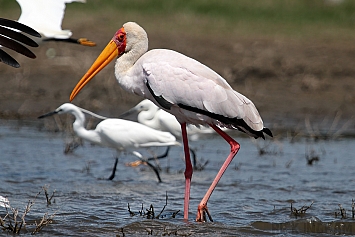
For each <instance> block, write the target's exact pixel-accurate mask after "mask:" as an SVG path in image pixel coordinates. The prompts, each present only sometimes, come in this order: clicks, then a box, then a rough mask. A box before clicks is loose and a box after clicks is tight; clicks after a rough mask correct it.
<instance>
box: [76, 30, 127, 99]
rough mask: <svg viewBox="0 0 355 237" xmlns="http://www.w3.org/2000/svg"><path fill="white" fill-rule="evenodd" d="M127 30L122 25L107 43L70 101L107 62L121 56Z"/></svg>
mask: <svg viewBox="0 0 355 237" xmlns="http://www.w3.org/2000/svg"><path fill="white" fill-rule="evenodd" d="M126 39H127V38H126V32H125V30H124V28H123V27H122V28H121V29H119V30H118V31H117V32H116V33H115V35H114V36H113V38H112V40H110V42H109V43H108V44H107V46H106V47H105V48H104V50H103V51H102V52H101V54H100V55H99V56H98V57H97V59H96V61H95V62H94V63H93V64H92V66H91V67H90V69H89V70H88V71H87V72H86V73H85V75H84V76H83V77H82V78H81V79H80V81H79V82H78V83H77V85H76V86H75V88H74V89H73V91H72V93H71V95H70V101H72V100H73V99H74V98H75V96H76V95H77V94H78V93H79V91H80V90H81V89H83V88H84V86H85V85H86V84H87V83H88V82H89V81H90V80H91V79H92V78H93V77H94V76H95V75H96V74H97V73H99V72H100V71H101V70H102V69H103V68H104V67H105V66H106V65H107V64H109V63H110V62H111V61H112V60H113V59H116V58H117V57H119V56H121V55H122V54H123V53H124V52H125V49H126Z"/></svg>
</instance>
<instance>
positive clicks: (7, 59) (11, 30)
mask: <svg viewBox="0 0 355 237" xmlns="http://www.w3.org/2000/svg"><path fill="white" fill-rule="evenodd" d="M18 31H22V32H24V33H27V34H29V35H32V36H34V37H41V35H40V34H39V33H38V32H37V31H35V30H34V29H32V28H30V27H28V26H26V25H24V24H21V23H18V22H16V21H12V20H9V19H4V18H0V48H1V47H5V48H8V49H10V50H14V51H16V52H18V53H20V54H23V55H25V56H27V57H29V58H36V55H35V54H34V53H32V51H31V50H29V49H28V48H26V46H24V45H23V44H26V45H28V46H30V47H38V44H37V43H36V42H35V41H33V40H32V39H31V38H29V37H27V36H26V35H24V34H22V33H20V32H18ZM20 43H23V44H20ZM0 62H3V63H5V64H7V65H9V66H12V67H15V68H19V67H20V64H19V63H18V62H17V61H16V60H15V59H14V58H13V57H11V56H10V55H9V54H8V53H6V52H5V51H4V50H2V49H0Z"/></svg>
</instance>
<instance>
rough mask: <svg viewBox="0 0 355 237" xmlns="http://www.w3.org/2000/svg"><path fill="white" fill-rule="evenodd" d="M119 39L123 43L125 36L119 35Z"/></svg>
mask: <svg viewBox="0 0 355 237" xmlns="http://www.w3.org/2000/svg"><path fill="white" fill-rule="evenodd" d="M117 39H118V40H119V41H121V42H122V41H123V40H124V34H122V33H119V34H118V35H117Z"/></svg>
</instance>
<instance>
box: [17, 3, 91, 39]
mask: <svg viewBox="0 0 355 237" xmlns="http://www.w3.org/2000/svg"><path fill="white" fill-rule="evenodd" d="M16 1H17V2H18V3H19V5H20V7H21V16H20V18H19V19H18V21H19V22H20V23H23V24H25V25H28V26H30V27H32V28H33V29H35V30H37V31H38V32H40V33H41V34H43V35H44V36H45V37H47V38H50V39H55V40H63V41H65V40H68V39H71V38H70V37H71V36H72V34H73V33H72V32H71V31H70V30H63V29H62V21H63V18H64V12H65V7H66V5H65V4H67V3H72V2H81V3H85V2H86V0H16ZM76 41H78V42H77V43H79V44H83V45H88V46H94V45H95V43H94V42H91V41H88V40H86V39H84V38H83V39H79V40H74V39H73V41H71V42H73V43H74V42H76ZM80 41H81V42H80ZM69 42H70V41H69Z"/></svg>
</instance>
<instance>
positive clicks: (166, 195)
mask: <svg viewBox="0 0 355 237" xmlns="http://www.w3.org/2000/svg"><path fill="white" fill-rule="evenodd" d="M167 205H168V192H166V193H165V205H164V207H163V209H161V211H160V213H159V214H158V215H157V216H156V217H155V218H156V219H159V217H160V216H161V214H162V213H163V211H164V210H165V207H166V206H167Z"/></svg>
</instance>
